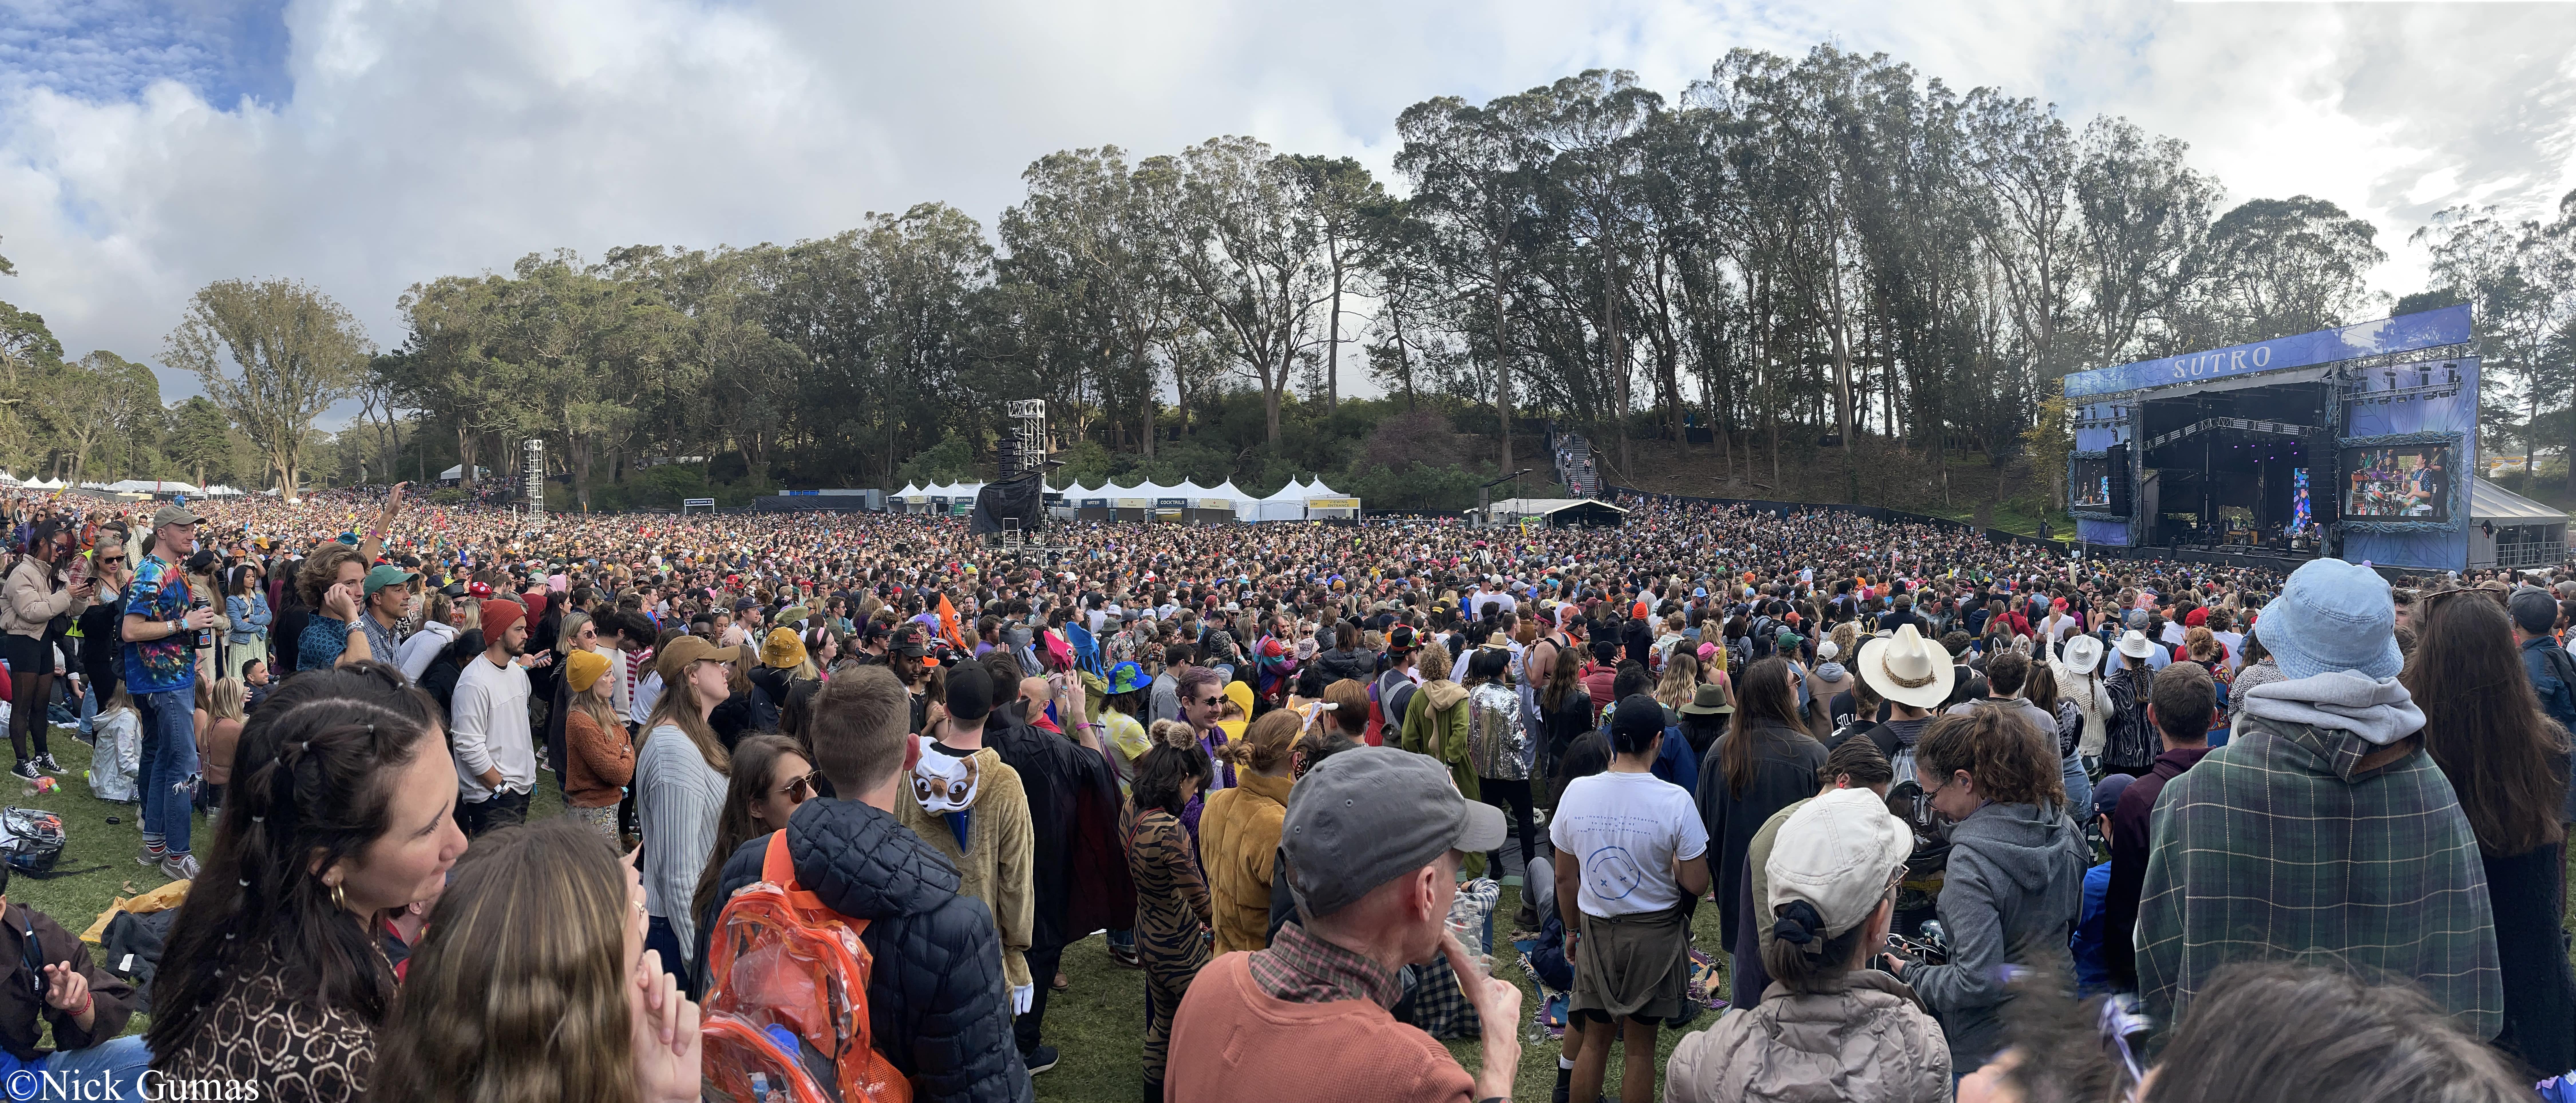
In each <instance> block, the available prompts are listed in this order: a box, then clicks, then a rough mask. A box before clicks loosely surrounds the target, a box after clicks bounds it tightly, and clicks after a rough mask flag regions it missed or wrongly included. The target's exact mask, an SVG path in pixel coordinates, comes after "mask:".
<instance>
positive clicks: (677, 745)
mask: <svg viewBox="0 0 2576 1103" xmlns="http://www.w3.org/2000/svg"><path fill="white" fill-rule="evenodd" d="M724 798H725V776H724V775H723V774H720V773H717V772H716V769H715V767H713V766H709V765H707V760H706V756H704V755H701V754H699V753H698V745H697V744H696V743H693V742H690V740H689V736H688V733H686V732H683V731H681V730H680V729H679V728H678V727H677V726H676V725H672V724H664V725H661V726H660V727H657V728H654V729H653V730H652V731H650V732H647V733H645V735H644V745H643V746H642V747H641V748H639V749H637V750H636V752H635V817H636V820H637V823H638V826H640V827H641V828H642V830H643V835H644V860H643V866H644V910H645V911H646V912H647V913H649V914H651V915H653V916H655V917H657V918H661V919H665V920H669V921H670V924H671V930H672V932H673V933H675V934H677V935H678V936H679V938H680V945H681V946H682V947H683V949H682V951H681V952H682V953H691V952H694V947H696V946H697V944H698V922H697V916H695V915H692V914H690V911H689V904H690V901H691V899H692V898H693V897H695V896H696V895H697V891H698V875H699V874H701V873H704V872H705V871H706V868H707V859H708V855H709V854H711V853H712V852H713V851H714V849H715V845H716V817H717V815H718V814H719V813H721V812H722V811H723V810H724Z"/></svg>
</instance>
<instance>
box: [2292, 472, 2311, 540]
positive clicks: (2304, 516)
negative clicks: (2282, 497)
mask: <svg viewBox="0 0 2576 1103" xmlns="http://www.w3.org/2000/svg"><path fill="white" fill-rule="evenodd" d="M2312 520H2315V515H2314V514H2313V513H2311V512H2310V507H2309V505H2308V469H2307V468H2304V467H2293V468H2291V469H2290V532H2291V534H2292V535H2296V534H2298V533H2302V532H2306V531H2308V522H2310V521H2312Z"/></svg>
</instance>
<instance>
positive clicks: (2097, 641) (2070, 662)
mask: <svg viewBox="0 0 2576 1103" xmlns="http://www.w3.org/2000/svg"><path fill="white" fill-rule="evenodd" d="M2063 662H2064V664H2065V666H2066V669H2068V670H2071V671H2073V672H2075V673H2077V674H2098V673H2101V671H2102V637H2100V636H2077V637H2075V638H2074V639H2071V640H2068V641H2066V654H2065V657H2064V659H2063Z"/></svg>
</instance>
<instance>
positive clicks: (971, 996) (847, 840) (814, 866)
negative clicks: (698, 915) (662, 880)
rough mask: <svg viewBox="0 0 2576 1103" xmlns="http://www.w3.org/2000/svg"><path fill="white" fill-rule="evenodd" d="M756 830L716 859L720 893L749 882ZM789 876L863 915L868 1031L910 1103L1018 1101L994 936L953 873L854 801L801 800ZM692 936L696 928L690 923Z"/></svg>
mask: <svg viewBox="0 0 2576 1103" xmlns="http://www.w3.org/2000/svg"><path fill="white" fill-rule="evenodd" d="M768 845H769V837H768V836H766V835H764V836H762V837H760V838H757V839H754V840H752V841H750V842H748V843H744V844H743V845H742V847H741V849H738V850H736V851H734V852H733V856H732V857H731V858H728V859H726V860H725V867H724V878H723V882H722V885H721V886H720V887H721V888H722V890H723V896H724V897H731V896H732V895H733V893H734V890H736V889H739V888H741V887H742V886H744V885H748V884H750V883H752V882H754V881H757V880H759V879H760V859H761V855H762V852H763V851H764V850H765V849H766V848H767V847H768ZM787 847H788V853H789V854H791V855H793V856H794V857H795V859H796V880H797V882H798V883H800V884H802V885H804V886H805V887H806V888H808V889H811V890H813V892H814V894H815V895H816V896H818V897H820V898H821V899H822V901H823V903H824V904H825V905H827V906H829V907H831V908H832V909H833V910H834V911H837V912H840V913H841V914H843V915H846V916H849V917H850V918H852V919H865V920H868V921H869V923H868V929H867V930H866V931H865V932H864V933H862V934H861V935H860V936H859V941H860V942H862V943H864V944H865V945H866V946H867V948H868V952H869V953H870V954H872V955H874V956H875V958H876V966H875V972H874V974H873V975H872V976H871V977H870V978H869V980H868V1027H869V1030H870V1032H871V1033H872V1034H873V1036H874V1038H875V1042H876V1047H877V1049H878V1050H879V1051H880V1052H882V1053H884V1054H885V1055H886V1057H887V1059H888V1060H891V1061H893V1062H894V1066H895V1068H897V1069H899V1070H901V1071H902V1072H903V1074H904V1075H905V1076H906V1077H908V1078H910V1079H911V1081H912V1090H913V1098H914V1099H915V1100H918V1101H920V1103H950V1101H973V1103H1027V1100H1028V1099H1029V1098H1030V1091H1031V1089H1030V1085H1029V1073H1028V1068H1027V1066H1025V1065H1023V1064H1022V1063H1021V1062H1020V1050H1019V1046H1018V1045H1017V1044H1016V1043H1015V1042H1013V1041H1012V1038H1011V1004H1010V995H1009V993H1008V992H1007V991H1005V990H1004V989H1003V987H1002V944H1001V936H1000V935H999V934H998V933H996V931H995V928H994V926H993V913H992V912H991V911H989V910H987V909H986V908H985V907H984V902H983V901H981V900H977V899H975V898H973V897H971V896H959V895H957V867H955V866H953V865H950V864H949V863H948V859H946V858H944V857H941V856H940V854H939V852H938V851H936V850H933V849H931V848H930V845H929V844H928V843H925V842H923V841H922V840H921V837H920V836H918V835H915V834H913V833H912V832H911V831H910V830H909V829H907V828H905V827H904V826H903V824H901V823H900V822H897V821H896V820H895V818H894V817H893V816H892V815H889V814H887V813H885V812H881V811H878V810H877V809H876V808H874V807H871V806H869V805H866V804H861V803H859V802H858V801H854V800H810V801H807V802H805V806H804V807H802V808H798V809H797V810H796V815H795V816H794V817H793V818H791V819H789V820H788V821H787ZM700 929H702V930H703V929H704V926H703V925H702V926H701V928H700Z"/></svg>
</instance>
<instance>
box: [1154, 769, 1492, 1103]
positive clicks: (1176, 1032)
mask: <svg viewBox="0 0 2576 1103" xmlns="http://www.w3.org/2000/svg"><path fill="white" fill-rule="evenodd" d="M1503 835H1504V831H1503V815H1502V812H1501V811H1500V810H1498V809H1496V808H1494V807H1493V806H1491V805H1486V804H1480V803H1477V802H1473V801H1469V800H1467V799H1466V798H1465V797H1462V796H1460V795H1459V794H1458V789H1457V787H1456V786H1455V785H1452V784H1450V782H1449V772H1448V770H1447V768H1446V767H1445V766H1443V765H1442V764H1441V763H1439V762H1437V761H1435V760H1433V759H1432V758H1430V757H1429V756H1427V755H1418V754H1411V753H1408V752H1405V751H1400V750H1396V749H1395V748H1393V747H1361V748H1358V749H1355V750H1348V751H1343V752H1341V753H1339V754H1335V755H1333V756H1332V757H1330V758H1327V759H1325V760H1324V761H1323V762H1322V763H1320V764H1318V765H1317V766H1316V767H1315V768H1314V769H1313V770H1310V771H1308V772H1307V774H1306V776H1305V777H1304V778H1302V779H1300V780H1299V781H1298V782H1297V788H1296V790H1295V792H1294V793H1293V794H1291V795H1290V797H1289V798H1288V813H1287V817H1286V819H1285V820H1284V821H1282V823H1281V825H1280V848H1281V850H1282V851H1283V852H1284V853H1285V856H1286V860H1287V877H1288V887H1289V892H1290V895H1291V896H1293V897H1294V898H1295V900H1296V901H1297V917H1296V919H1295V920H1293V921H1291V922H1289V923H1287V924H1286V925H1284V926H1282V927H1280V928H1279V933H1278V935H1277V936H1275V937H1274V938H1272V939H1271V942H1270V947H1269V948H1268V949H1264V950H1255V951H1250V952H1244V951H1236V952H1234V953H1230V954H1227V955H1225V956H1223V957H1220V958H1217V959H1216V960H1215V961H1212V962H1209V963H1208V964H1207V966H1206V967H1205V968H1202V969H1201V970H1200V971H1199V974H1198V976H1197V978H1196V979H1194V980H1192V981H1191V982H1190V990H1189V994H1188V995H1187V996H1184V997H1182V998H1181V1006H1180V1010H1179V1011H1178V1012H1177V1013H1175V1014H1174V1016H1173V1022H1172V1036H1171V1055H1172V1056H1171V1064H1170V1066H1169V1067H1168V1069H1167V1070H1166V1071H1165V1073H1164V1098H1166V1099H1171V1100H1192V1101H1195V1100H1202V1099H1246V1098H1253V1097H1256V1096H1257V1097H1259V1098H1261V1099H1262V1100H1264V1101H1265V1103H1304V1101H1313V1103H1376V1101H1384V1103H1398V1101H1402V1103H1483V1101H1487V1100H1504V1099H1510V1098H1511V1095H1512V1078H1513V1074H1514V1073H1515V1072H1516V1071H1517V1069H1518V1066H1519V1064H1520V1035H1519V1033H1518V1032H1519V1029H1520V1013H1521V992H1520V989H1518V988H1516V987H1514V986H1512V984H1511V983H1510V982H1507V981H1501V980H1496V979H1494V978H1493V977H1490V976H1487V975H1485V973H1484V972H1483V971H1481V970H1480V969H1478V968H1477V967H1476V965H1475V964H1474V963H1473V962H1471V961H1470V960H1469V959H1468V957H1467V954H1466V952H1465V950H1463V949H1462V948H1461V947H1460V946H1459V945H1458V942H1457V940H1455V939H1453V938H1450V937H1449V936H1448V933H1447V932H1446V931H1445V930H1444V929H1443V928H1444V926H1445V921H1446V920H1447V918H1448V915H1449V905H1450V902H1451V901H1452V900H1453V899H1455V898H1456V897H1457V894H1458V887H1457V878H1458V863H1459V861H1460V859H1461V858H1463V857H1464V856H1465V855H1466V854H1470V853H1475V852H1478V851H1482V850H1486V849H1490V848H1492V847H1498V846H1501V845H1502V843H1503ZM1433 954H1445V955H1447V957H1448V959H1449V965H1450V968H1451V969H1452V970H1454V971H1455V973H1456V976H1457V979H1458V981H1459V982H1460V983H1461V984H1462V985H1463V986H1464V988H1465V990H1466V996H1467V1000H1468V1002H1469V1003H1470V1004H1472V1005H1474V1007H1475V1009H1476V1016H1477V1021H1478V1022H1479V1023H1481V1024H1482V1031H1483V1039H1482V1040H1483V1044H1484V1050H1483V1057H1482V1061H1481V1062H1480V1063H1481V1064H1482V1066H1483V1067H1482V1068H1481V1069H1480V1070H1479V1071H1478V1072H1477V1073H1476V1074H1475V1075H1473V1076H1470V1075H1468V1073H1467V1070H1466V1069H1465V1068H1464V1067H1461V1066H1460V1065H1459V1064H1458V1059H1457V1058H1455V1057H1452V1056H1450V1054H1449V1050H1448V1048H1447V1047H1446V1046H1443V1045H1441V1044H1440V1043H1439V1042H1437V1041H1434V1040H1432V1037H1431V1036H1430V1035H1429V1034H1425V1033H1423V1032H1422V1031H1421V1029H1420V1028H1417V1027H1413V1026H1410V1025H1406V1024H1404V1023H1399V1022H1397V1021H1396V1020H1395V1017H1394V1016H1393V1015H1392V1014H1390V1013H1389V1011H1388V1009H1389V1008H1391V1007H1393V1006H1394V1005H1395V1003H1396V1001H1397V1000H1399V999H1401V998H1403V995H1404V985H1403V982H1402V981H1401V980H1399V979H1398V971H1399V970H1400V969H1402V968H1403V967H1404V966H1406V965H1411V964H1419V963H1422V962H1427V961H1429V960H1430V959H1431V956H1432V955H1433Z"/></svg>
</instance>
